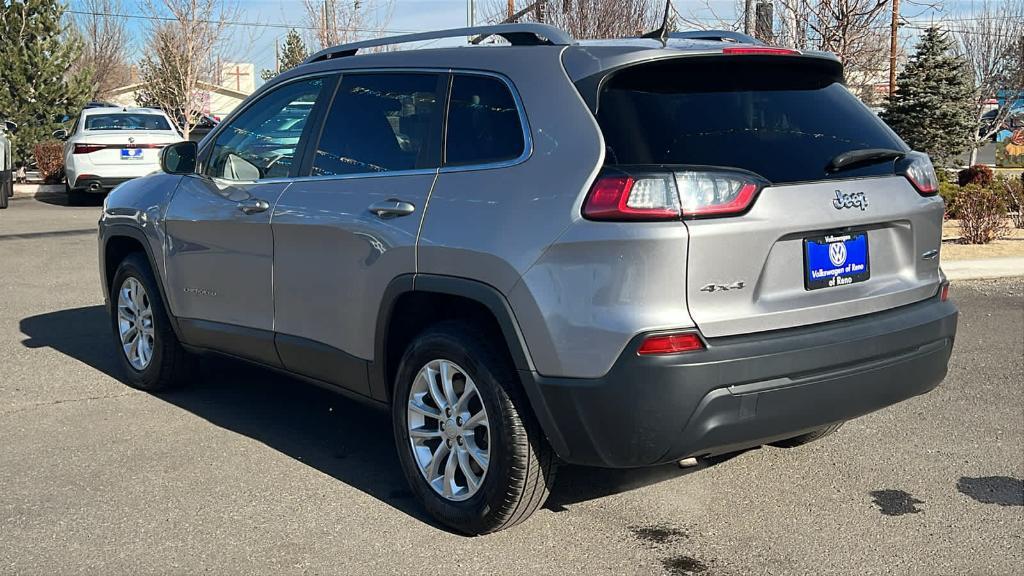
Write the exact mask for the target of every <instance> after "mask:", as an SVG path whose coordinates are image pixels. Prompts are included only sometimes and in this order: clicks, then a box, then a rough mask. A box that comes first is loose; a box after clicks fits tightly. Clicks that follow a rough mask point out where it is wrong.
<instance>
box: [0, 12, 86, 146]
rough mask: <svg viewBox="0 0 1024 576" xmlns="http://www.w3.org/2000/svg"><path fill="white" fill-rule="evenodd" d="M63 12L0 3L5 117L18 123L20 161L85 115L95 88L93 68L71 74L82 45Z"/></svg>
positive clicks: (1, 111)
mask: <svg viewBox="0 0 1024 576" xmlns="http://www.w3.org/2000/svg"><path fill="white" fill-rule="evenodd" d="M63 14H64V6H63V5H62V4H61V3H60V2H57V1H56V0H14V1H13V2H10V3H8V2H3V3H0V31H2V34H3V41H2V42H0V118H6V119H9V120H14V121H15V122H17V123H18V127H19V128H18V132H17V134H15V137H14V138H13V139H12V140H13V142H12V144H13V148H14V155H15V158H17V159H18V160H21V161H27V160H28V159H29V158H30V157H31V155H32V148H33V147H34V146H35V144H36V143H38V142H40V141H42V140H46V139H48V138H49V137H50V133H51V132H53V131H54V130H56V129H57V128H60V127H61V120H63V119H64V117H66V116H74V115H76V114H78V113H79V112H80V111H81V109H82V106H84V105H85V103H86V101H87V100H88V98H89V93H90V91H91V88H92V86H91V79H90V74H91V73H90V71H89V70H82V71H80V72H78V73H75V74H71V73H70V72H69V70H70V69H71V66H72V63H73V62H74V61H75V59H76V58H78V55H79V53H80V52H81V45H80V44H79V43H78V42H77V41H76V40H74V39H73V37H71V36H70V35H68V34H67V33H66V32H67V27H66V26H65V24H64V23H63V22H62V20H61V17H62V16H63Z"/></svg>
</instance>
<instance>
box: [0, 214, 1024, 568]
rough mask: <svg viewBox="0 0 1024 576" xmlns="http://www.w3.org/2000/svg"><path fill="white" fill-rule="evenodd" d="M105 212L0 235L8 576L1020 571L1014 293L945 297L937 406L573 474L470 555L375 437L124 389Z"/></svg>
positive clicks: (1022, 421)
mask: <svg viewBox="0 0 1024 576" xmlns="http://www.w3.org/2000/svg"><path fill="white" fill-rule="evenodd" d="M50 202H53V201H52V200H50ZM98 211H99V209H98V208H97V207H86V208H68V207H64V206H59V205H51V204H47V203H44V202H40V201H38V200H34V199H16V200H15V201H14V202H13V204H12V207H11V209H9V210H6V211H0V294H2V299H0V573H37V574H57V573H60V574H69V573H88V574H124V573H131V574H143V573H184V572H188V573H195V572H200V571H206V572H210V573H215V574H230V573H299V572H312V573H346V574H389V573H401V574H411V573H425V574H430V573H446V574H450V573H466V574H505V573H509V574H588V575H591V574H663V573H664V574H701V575H730V574H731V575H746V574H814V575H820V574H844V575H845V574H858V575H859V574H921V575H932V574H958V575H959V574H985V575H991V574H1012V573H1016V574H1019V573H1020V567H1021V566H1022V565H1024V539H1022V538H1024V481H1022V479H1024V367H1022V356H1024V349H1022V347H1024V281H1021V280H1019V279H1017V280H1005V279H1004V280H998V281H984V282H977V283H961V284H957V285H955V289H954V291H953V295H954V298H956V300H957V301H958V302H959V304H960V305H961V307H962V312H963V314H962V316H961V329H960V336H959V340H958V341H957V346H956V352H955V355H954V358H953V361H952V367H951V372H950V375H949V377H948V378H947V380H946V381H945V382H944V383H943V384H942V386H941V387H940V388H938V389H937V390H935V391H934V392H932V393H931V394H929V395H926V396H923V397H920V398H916V399H913V400H911V401H908V402H905V403H903V404H901V405H898V406H896V407H893V408H890V409H888V410H885V411H882V412H880V413H876V414H873V415H870V416H868V417H865V418H862V419H859V420H857V421H854V422H851V423H849V424H848V425H846V426H845V427H844V428H843V429H842V430H841V431H840V432H839V433H838V434H836V435H834V436H832V437H830V438H828V439H826V440H823V441H821V442H820V443H818V444H816V445H810V446H806V447H804V448H799V449H793V450H781V449H774V448H769V449H762V450H758V451H753V452H748V453H746V454H742V455H740V456H738V457H736V458H733V459H731V460H728V461H725V462H722V463H719V464H717V465H715V466H711V467H703V468H699V469H696V470H692V471H689V472H687V473H684V472H682V471H680V470H678V469H676V468H674V467H665V468H659V469H655V470H648V471H640V472H635V471H634V472H609V471H601V470H591V469H583V468H569V469H565V470H564V471H563V473H562V474H561V477H560V479H559V481H558V484H557V486H556V488H555V491H554V494H553V495H552V498H551V501H550V504H549V506H548V507H547V508H546V509H544V510H541V511H540V512H539V513H538V514H537V515H536V516H535V517H534V518H533V519H531V520H530V521H529V522H528V523H527V524H525V525H523V526H520V527H518V528H515V529H512V530H510V531H506V532H504V533H500V534H497V535H493V536H488V537H482V538H474V539H469V538H463V537H459V536H455V535H452V534H449V533H447V532H445V531H443V530H441V529H439V528H438V527H436V526H433V525H431V524H430V523H429V522H428V521H427V520H426V519H425V518H424V516H423V514H422V513H421V512H420V510H419V508H418V507H417V504H416V502H415V501H414V500H413V499H412V498H411V497H410V496H411V495H410V493H409V491H408V490H407V489H406V487H405V485H404V480H403V479H402V478H401V477H400V475H399V468H398V464H397V461H396V457H395V455H394V449H393V445H392V440H391V437H390V431H389V425H388V421H387V419H386V417H385V416H384V415H382V414H378V413H375V412H367V411H366V409H363V408H360V407H358V406H356V405H354V404H351V403H349V402H346V401H345V400H343V399H340V398H338V397H336V396H332V395H331V394H329V393H327V392H324V391H321V390H318V389H314V388H310V387H308V386H305V385H303V384H300V383H297V382H295V381H292V380H289V379H287V378H283V377H280V376H275V375H272V374H269V373H265V372H262V371H259V370H256V369H253V368H248V367H245V366H240V365H237V364H233V363H229V362H226V361H219V362H208V363H206V365H205V368H204V370H203V375H202V377H201V378H200V380H201V381H198V382H195V383H194V385H193V386H192V387H191V388H189V389H187V390H184V391H181V392H177V393H173V394H167V395H162V396H154V395H150V394H145V393H141V392H136V391H133V390H131V389H129V388H127V387H125V386H124V385H122V384H120V383H119V382H118V381H117V380H116V378H115V377H114V376H112V375H111V374H112V373H113V371H114V369H113V367H114V362H113V360H114V356H113V355H114V354H115V349H114V348H113V346H112V345H111V344H110V342H109V340H108V336H107V325H106V322H105V319H104V313H103V310H102V307H101V297H100V294H99V290H98V288H97V285H98V275H97V272H96V254H95V241H94V236H93V234H92V229H93V227H94V225H95V221H96V218H97V216H98ZM1014 566H1016V568H1014Z"/></svg>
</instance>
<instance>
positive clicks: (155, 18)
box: [65, 9, 423, 34]
mask: <svg viewBox="0 0 1024 576" xmlns="http://www.w3.org/2000/svg"><path fill="white" fill-rule="evenodd" d="M65 12H67V13H69V14H80V15H82V16H108V17H112V18H126V19H129V20H153V21H158V22H178V19H177V18H173V17H171V16H146V15H142V14H116V13H114V12H92V11H88V10H70V9H69V10H66V11H65ZM191 22H197V23H201V24H223V25H225V26H243V27H246V26H247V27H251V28H281V29H286V30H287V29H292V28H294V29H296V30H317V28H316V27H315V26H306V25H303V24H268V23H264V22H245V21H241V20H203V19H196V20H191ZM347 30H351V31H352V32H380V33H386V34H413V33H416V32H423V30H388V29H380V28H347Z"/></svg>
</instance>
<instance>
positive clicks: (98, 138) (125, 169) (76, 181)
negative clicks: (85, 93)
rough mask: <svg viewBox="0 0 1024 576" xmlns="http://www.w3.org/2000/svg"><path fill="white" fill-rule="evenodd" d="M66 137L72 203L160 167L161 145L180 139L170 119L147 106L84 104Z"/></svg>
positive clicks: (66, 169) (63, 136)
mask: <svg viewBox="0 0 1024 576" xmlns="http://www.w3.org/2000/svg"><path fill="white" fill-rule="evenodd" d="M53 136H54V137H55V138H60V139H63V140H64V141H65V142H64V173H65V176H66V179H67V183H66V184H65V190H66V192H67V194H68V199H69V201H70V202H71V203H77V202H80V201H81V200H83V199H84V197H85V196H86V195H87V194H102V193H105V192H108V191H109V190H111V189H112V188H114V187H115V186H117V185H118V184H121V183H122V182H126V181H128V180H130V179H132V178H138V177H139V176H145V175H146V174H149V173H151V172H154V171H157V170H159V169H160V149H161V148H163V147H164V146H166V145H168V144H171V143H174V142H180V141H181V135H180V134H179V133H178V131H177V130H175V129H174V127H173V125H172V124H171V121H170V119H169V118H168V117H167V115H166V114H164V113H163V112H162V111H160V110H154V109H151V108H86V109H85V110H82V113H81V114H80V115H79V116H78V118H77V119H76V120H75V123H74V125H72V127H71V129H70V131H69V130H65V129H60V130H57V131H55V132H54V133H53Z"/></svg>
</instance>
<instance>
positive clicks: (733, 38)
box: [668, 30, 764, 45]
mask: <svg viewBox="0 0 1024 576" xmlns="http://www.w3.org/2000/svg"><path fill="white" fill-rule="evenodd" d="M668 37H669V38H678V39H685V40H711V41H713V42H739V43H741V44H762V45H763V44H764V42H761V41H760V40H758V39H757V38H754V37H753V36H750V35H749V34H744V33H742V32H733V31H732V30H691V31H689V32H672V33H670V34H669V35H668Z"/></svg>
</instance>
